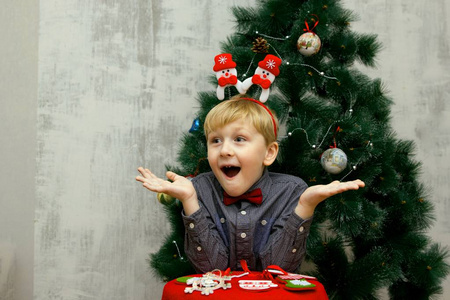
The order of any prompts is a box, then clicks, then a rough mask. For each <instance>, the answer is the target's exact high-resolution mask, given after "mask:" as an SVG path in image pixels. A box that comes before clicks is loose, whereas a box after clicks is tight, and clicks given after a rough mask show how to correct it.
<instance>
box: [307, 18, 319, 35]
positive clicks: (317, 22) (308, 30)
mask: <svg viewBox="0 0 450 300" xmlns="http://www.w3.org/2000/svg"><path fill="white" fill-rule="evenodd" d="M313 16H315V17H316V19H317V21H316V23H314V26H313V28H311V29H309V24H308V22H307V21H306V20H305V25H306V28H303V31H306V32H312V31H313V29H314V28H316V26H317V25H318V24H319V17H318V16H316V15H313Z"/></svg>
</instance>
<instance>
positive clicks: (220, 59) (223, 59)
mask: <svg viewBox="0 0 450 300" xmlns="http://www.w3.org/2000/svg"><path fill="white" fill-rule="evenodd" d="M214 63H215V65H214V67H213V70H214V72H219V71H221V70H224V69H234V68H236V63H235V62H234V61H233V58H232V57H231V54H230V53H222V54H219V55H216V57H214Z"/></svg>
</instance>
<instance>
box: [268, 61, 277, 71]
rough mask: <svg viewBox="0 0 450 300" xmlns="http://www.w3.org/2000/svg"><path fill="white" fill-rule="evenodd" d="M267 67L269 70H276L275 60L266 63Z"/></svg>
mask: <svg viewBox="0 0 450 300" xmlns="http://www.w3.org/2000/svg"><path fill="white" fill-rule="evenodd" d="M266 67H267V68H269V69H273V68H275V67H276V63H275V61H274V60H273V59H269V60H268V61H267V62H266Z"/></svg>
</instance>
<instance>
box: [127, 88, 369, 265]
mask: <svg viewBox="0 0 450 300" xmlns="http://www.w3.org/2000/svg"><path fill="white" fill-rule="evenodd" d="M277 128H278V121H277V119H276V117H275V116H274V115H273V113H272V112H271V111H270V110H269V109H268V108H267V107H266V106H265V105H264V104H262V103H260V102H259V101H257V100H254V99H249V98H243V96H242V95H239V96H237V97H234V98H232V99H230V100H227V101H223V102H221V103H220V104H218V105H217V106H215V107H214V108H213V109H212V110H211V111H210V112H209V113H208V115H207V117H206V119H205V124H204V130H205V136H206V138H207V150H208V162H209V165H210V167H211V169H212V172H208V173H203V174H200V175H198V176H197V177H195V178H193V179H192V181H191V180H188V179H186V178H185V177H183V176H179V175H177V174H175V173H173V172H170V171H169V172H167V174H166V175H167V178H168V179H169V180H170V181H166V180H163V179H160V178H158V177H156V176H155V175H154V174H152V173H151V172H150V170H148V169H143V168H138V171H139V172H140V173H141V175H142V176H137V177H136V180H138V181H140V182H142V183H143V186H144V187H145V188H147V189H149V190H151V191H153V192H162V193H166V194H168V195H171V196H173V197H175V198H177V199H179V200H180V201H181V203H182V205H183V214H182V215H183V216H182V217H183V221H184V224H185V228H186V235H185V252H186V255H187V256H188V257H189V259H190V261H191V263H192V264H193V265H194V267H195V269H196V270H197V271H198V272H199V273H206V272H209V271H211V270H214V269H220V270H225V269H227V268H228V267H230V268H231V269H232V270H236V269H239V268H240V260H245V261H246V262H247V264H248V267H249V269H250V270H254V271H262V270H264V269H265V268H266V267H267V266H268V265H278V266H280V267H281V268H282V269H284V270H285V271H288V272H293V271H295V270H296V269H297V268H298V267H299V266H300V263H301V261H302V259H303V258H304V255H305V252H306V239H307V236H308V233H309V227H310V225H311V222H312V216H313V213H314V210H315V208H316V206H317V205H318V204H319V203H320V202H322V201H323V200H325V199H326V198H328V197H330V196H333V195H335V194H338V193H341V192H344V191H348V190H357V189H359V188H362V187H364V183H363V182H362V181H361V180H355V181H349V182H345V183H341V182H338V181H335V182H332V183H330V184H328V185H316V186H313V187H310V188H307V185H306V183H305V182H304V181H303V180H301V179H300V178H297V177H294V176H291V175H285V174H277V173H271V172H268V171H267V170H266V167H268V166H270V165H271V164H272V163H273V162H274V161H275V159H276V157H277V154H278V143H277V141H276V140H277ZM241 196H243V197H244V199H239V198H240V197H241Z"/></svg>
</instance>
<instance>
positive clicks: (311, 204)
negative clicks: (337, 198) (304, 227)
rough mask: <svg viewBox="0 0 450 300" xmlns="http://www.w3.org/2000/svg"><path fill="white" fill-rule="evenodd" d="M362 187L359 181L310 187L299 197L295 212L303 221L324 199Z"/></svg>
mask: <svg viewBox="0 0 450 300" xmlns="http://www.w3.org/2000/svg"><path fill="white" fill-rule="evenodd" d="M364 186H365V184H364V182H363V181H361V180H359V179H357V180H353V181H346V182H340V181H333V182H332V183H329V184H326V185H314V186H311V187H309V188H307V189H306V190H305V191H304V192H303V194H302V195H301V196H300V199H299V201H298V205H297V207H296V209H295V212H296V213H297V214H298V215H299V216H300V217H302V218H303V219H306V218H309V217H311V216H312V215H313V213H314V210H315V209H316V206H317V205H318V204H319V203H320V202H322V201H324V200H325V199H327V198H329V197H331V196H334V195H337V194H340V193H343V192H346V191H350V190H358V189H360V188H363V187H364Z"/></svg>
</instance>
